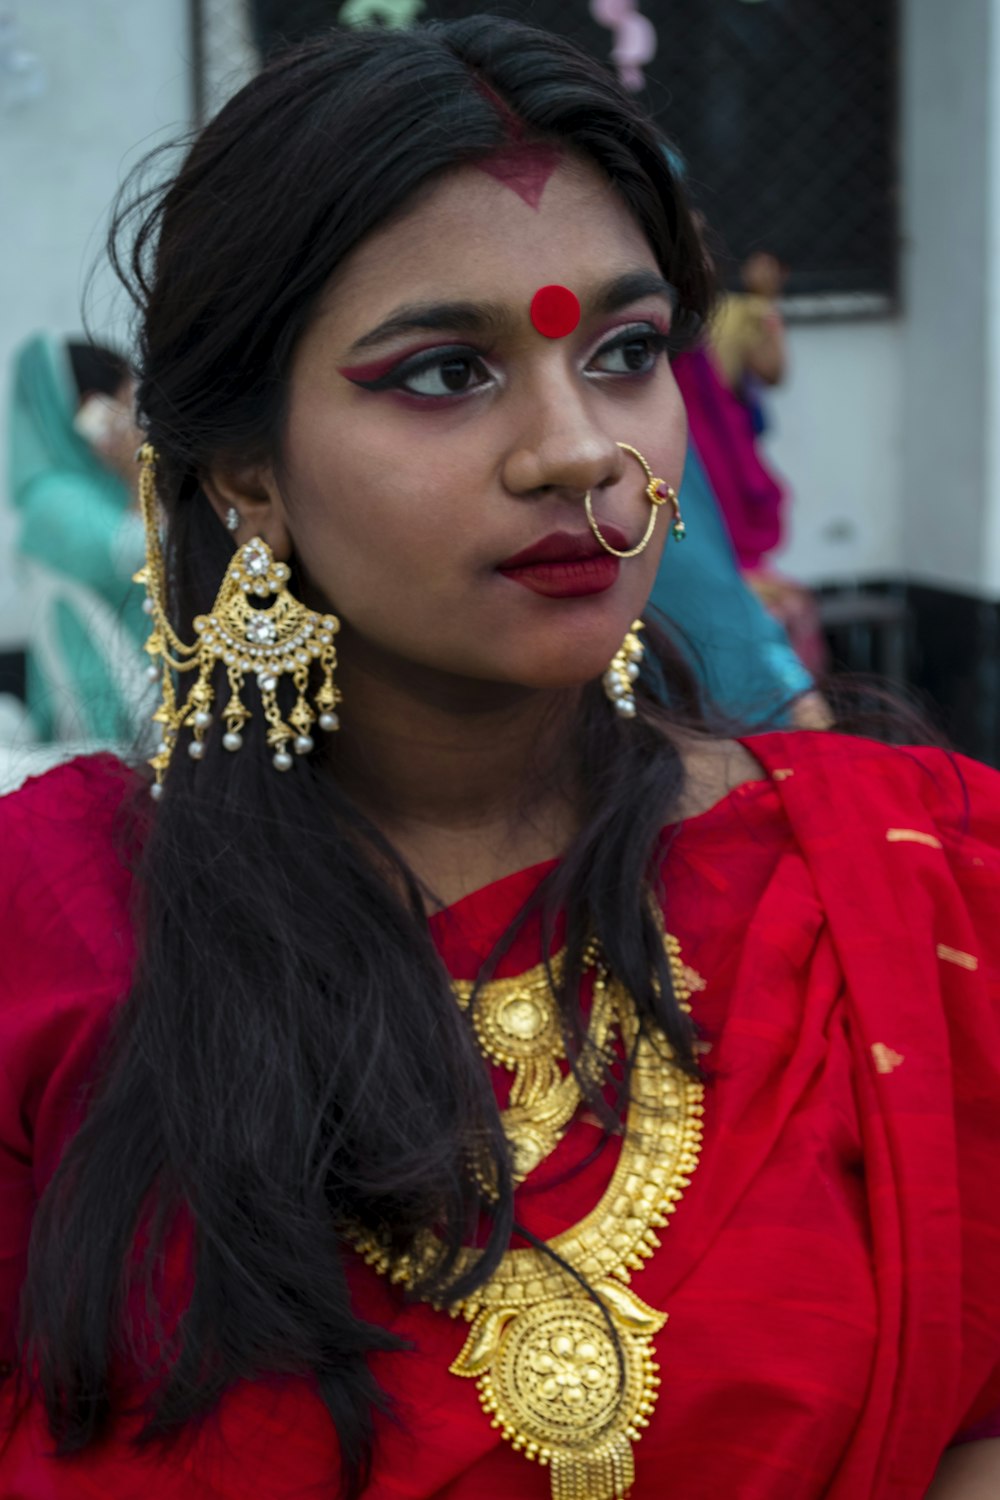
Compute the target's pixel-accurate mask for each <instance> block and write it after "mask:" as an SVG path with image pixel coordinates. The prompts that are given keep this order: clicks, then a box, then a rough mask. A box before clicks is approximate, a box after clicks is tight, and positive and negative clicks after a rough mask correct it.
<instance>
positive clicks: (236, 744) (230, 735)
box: [222, 729, 243, 750]
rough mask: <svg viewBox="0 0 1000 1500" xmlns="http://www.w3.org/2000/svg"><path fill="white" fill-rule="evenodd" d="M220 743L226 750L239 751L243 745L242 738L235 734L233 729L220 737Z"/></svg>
mask: <svg viewBox="0 0 1000 1500" xmlns="http://www.w3.org/2000/svg"><path fill="white" fill-rule="evenodd" d="M222 743H223V745H224V747H225V748H226V749H227V750H239V748H240V746H241V745H242V744H243V736H242V735H241V734H237V733H236V730H235V729H228V730H227V731H226V733H225V734H224V735H223V736H222Z"/></svg>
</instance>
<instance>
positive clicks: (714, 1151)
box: [0, 17, 1000, 1500]
mask: <svg viewBox="0 0 1000 1500" xmlns="http://www.w3.org/2000/svg"><path fill="white" fill-rule="evenodd" d="M147 251H148V252H149V255H150V257H151V258H147V257H146V252H147ZM135 270H136V276H137V284H138V287H139V295H140V296H141V297H142V298H143V300H144V320H143V349H142V381H141V385H140V390H139V402H140V409H141V411H142V413H143V416H144V420H145V423H146V426H147V432H148V446H147V448H146V449H144V456H143V480H142V494H143V503H144V507H145V513H146V517H147V522H148V544H149V557H148V563H147V568H146V573H145V583H146V588H147V593H148V598H149V608H150V611H151V619H152V625H153V630H152V634H151V638H150V644H149V649H150V652H151V654H152V655H153V657H154V658H155V660H156V661H158V662H160V663H163V664H164V665H165V670H164V678H163V685H164V702H163V706H162V708H161V709H160V710H158V714H157V722H158V723H159V724H160V726H161V729H162V732H163V741H162V745H161V747H160V749H159V750H158V751H157V753H156V755H155V756H154V760H153V781H152V784H153V786H154V787H155V788H159V789H160V793H161V794H160V795H159V796H157V797H156V798H155V799H150V797H149V796H148V794H147V790H148V781H147V780H145V779H143V778H140V777H138V776H137V775H136V773H134V772H129V771H127V770H126V769H125V768H124V767H122V766H120V765H118V764H117V763H116V762H114V761H111V760H108V759H105V760H97V761H86V760H83V761H78V762H77V763H75V764H74V765H73V766H71V767H69V768H67V769H65V770H63V771H61V772H59V773H56V774H54V775H51V776H49V777H47V778H44V779H43V780H41V781H38V782H35V783H33V784H30V785H29V786H28V787H26V788H25V789H24V790H23V791H22V792H21V793H19V794H18V795H17V796H15V797H14V798H13V799H11V800H10V801H9V802H8V803H7V804H6V807H5V810H4V847H5V853H6V860H7V862H6V866H5V873H6V874H7V877H8V879H9V881H10V902H9V907H8V911H9V920H10V924H11V927H10V931H11V933H12V934H13V937H12V938H10V939H8V941H7V942H6V944H5V946H4V962H5V964H6V965H7V970H6V974H5V978H4V984H3V988H2V991H0V993H2V995H3V1004H2V1007H0V1014H2V1017H3V1022H2V1024H3V1027H4V1046H3V1056H4V1074H3V1082H4V1087H5V1090H6V1093H5V1096H4V1103H3V1110H2V1113H0V1140H2V1143H3V1152H4V1155H3V1163H4V1170H3V1184H4V1187H3V1191H4V1195H5V1200H4V1213H3V1215H2V1217H0V1225H2V1228H0V1233H2V1235H3V1244H2V1260H0V1264H2V1265H3V1268H4V1287H5V1292H4V1303H3V1305H4V1307H5V1309H6V1314H7V1327H8V1334H7V1337H8V1341H9V1347H10V1350H11V1353H10V1356H9V1358H10V1360H11V1363H12V1364H14V1363H15V1362H16V1363H17V1364H18V1367H19V1377H18V1376H17V1375H15V1376H14V1377H13V1378H12V1379H11V1381H10V1382H9V1389H10V1391H11V1394H10V1398H9V1417H10V1420H9V1424H8V1425H9V1436H8V1440H7V1444H6V1447H5V1450H4V1454H3V1457H2V1459H0V1474H2V1477H3V1490H4V1494H5V1495H6V1496H10V1497H17V1500H20V1497H24V1496H29V1495H30V1496H31V1497H32V1500H39V1497H45V1496H54V1497H63V1496H70V1495H73V1496H76V1495H81V1494H95V1495H100V1496H102V1497H119V1496H121V1497H124V1496H134V1495H136V1494H143V1495H146V1496H150V1497H167V1496H169V1497H172V1500H173V1497H183V1500H194V1497H196V1496H197V1497H202V1496H205V1495H213V1496H234V1497H235V1496H240V1497H242V1496H245V1495H248V1494H252V1495H254V1496H258V1497H259V1496H266V1497H278V1496H282V1497H287V1500H290V1497H296V1500H304V1497H306V1496H310V1497H312V1496H319V1495H334V1494H337V1493H342V1494H345V1495H359V1494H364V1495H365V1496H366V1497H369V1500H371V1497H377V1500H388V1497H389V1496H412V1497H416V1496H420V1497H430V1496H436V1497H442V1496H447V1497H448V1500H462V1497H471V1496H476V1497H482V1496H486V1497H500V1496H509V1495H510V1494H512V1493H519V1494H524V1495H526V1496H527V1495H531V1496H535V1497H538V1500H542V1497H544V1496H547V1495H549V1494H552V1495H554V1496H557V1497H570V1496H579V1497H583V1496H586V1497H587V1500H600V1497H606V1500H611V1497H613V1496H622V1495H624V1494H626V1493H630V1494H631V1495H632V1496H633V1497H637V1500H653V1497H659V1496H661V1495H663V1494H664V1493H665V1492H667V1491H669V1492H670V1493H674V1494H677V1495H683V1496H684V1497H685V1500H707V1497H709V1496H712V1497H717V1496H719V1495H722V1494H726V1495H735V1494H738V1495H740V1496H741V1497H748V1500H758V1497H760V1500H763V1497H764V1496H766V1497H768V1500H782V1497H788V1500H791V1497H794V1500H805V1497H807V1496H816V1497H818V1496H820V1495H823V1496H825V1497H833V1500H860V1497H862V1496H878V1497H889V1496H892V1497H894V1500H903V1497H914V1500H916V1497H917V1496H920V1495H923V1494H924V1492H925V1491H926V1490H927V1486H928V1485H929V1484H930V1483H931V1482H932V1479H933V1478H934V1476H935V1474H936V1475H937V1480H936V1481H935V1482H936V1483H937V1484H938V1491H937V1493H938V1494H939V1495H941V1496H946V1497H947V1500H971V1497H972V1496H973V1495H974V1494H976V1493H978V1491H976V1490H975V1489H974V1488H972V1487H970V1486H974V1485H975V1484H976V1483H978V1482H980V1481H981V1480H982V1482H989V1481H990V1477H991V1476H992V1477H993V1482H995V1476H996V1473H997V1458H996V1448H997V1444H996V1442H995V1440H993V1439H991V1438H990V1437H989V1436H988V1435H987V1436H983V1433H984V1432H985V1433H987V1434H988V1433H989V1432H992V1431H993V1430H995V1428H994V1427H992V1426H990V1425H987V1427H986V1428H985V1429H984V1428H982V1427H979V1426H977V1424H980V1423H982V1422H986V1423H987V1424H990V1423H991V1422H992V1421H993V1419H994V1415H995V1413H996V1411H997V1408H998V1407H1000V1388H998V1383H997V1362H998V1359H997V1356H998V1342H1000V1341H998V1336H997V1314H998V1308H997V1296H998V1287H1000V1277H998V1276H997V1274H996V1272H997V1264H996V1254H997V1251H996V1246H997V1243H998V1240H1000V1236H998V1234H997V1228H998V1225H997V1215H998V1208H997V1204H996V1201H995V1198H996V1195H995V1193H994V1192H993V1190H992V1172H991V1162H990V1153H991V1150H992V1139H993V1132H994V1131H995V1126H996V1113H997V1106H996V1099H997V1075H998V1070H1000V1038H998V1036H997V1022H996V1013H995V1006H994V1005H993V993H992V991H991V990H990V984H991V982H992V980H993V978H994V976H995V952H994V950H993V949H992V948H991V941H992V929H993V926H994V925H995V923H994V922H993V920H992V906H991V902H992V900H993V895H994V892H995V889H996V874H997V869H998V855H997V833H998V831H997V829H996V827H995V821H996V816H997V809H998V805H1000V801H998V797H997V786H996V781H995V778H994V777H993V775H992V774H991V773H989V772H987V771H985V770H982V769H981V768H979V767H977V766H975V765H972V764H969V765H966V766H965V767H964V768H963V769H962V770H961V772H960V773H959V772H958V771H956V767H955V765H954V764H953V763H952V762H951V761H950V760H949V759H948V758H947V757H946V756H945V755H943V754H942V753H940V752H921V751H913V752H902V751H898V750H893V749H889V748H887V747H884V746H881V745H878V744H874V743H860V742H855V741H845V740H841V739H838V738H837V737H835V736H830V737H827V736H825V735H822V734H815V735H813V734H802V735H774V736H771V735H766V736H762V737H761V738H760V739H756V740H754V741H752V742H751V743H750V745H749V746H744V745H742V744H739V743H736V742H716V741H713V740H711V739H710V738H709V737H708V736H706V735H704V734H703V733H700V732H699V730H698V721H697V720H696V719H695V717H694V713H693V710H692V712H691V713H690V714H689V715H688V716H687V717H686V718H685V717H684V716H683V714H682V708H683V705H684V704H685V702H694V699H695V695H694V690H693V688H692V687H691V684H690V683H689V682H687V679H686V678H685V676H684V674H683V672H682V671H681V670H680V669H679V668H678V666H677V665H676V662H675V660H674V658H673V656H672V655H671V653H670V651H669V649H668V647H667V646H666V645H665V643H664V642H663V641H662V640H661V639H660V638H659V637H658V636H657V635H656V634H655V632H654V631H653V630H652V629H648V630H646V631H644V632H639V631H638V630H634V629H632V628H630V627H632V625H633V622H634V621H635V620H636V618H637V616H638V615H639V613H640V612H641V610H642V607H643V604H644V602H645V599H646V595H647V594H648V592H649V589H650V587H651V585H652V581H653V577H654V574H655V571H656V566H657V556H658V552H659V550H660V547H661V546H662V545H663V542H664V536H665V533H666V531H667V524H666V522H665V521H664V520H663V519H662V518H661V517H660V511H661V510H663V509H664V508H665V509H666V512H667V520H668V521H669V520H670V517H671V515H673V516H674V520H673V525H672V527H671V529H672V530H674V531H675V533H677V532H679V531H680V526H681V521H680V518H679V517H677V516H676V513H675V512H674V508H673V502H672V499H671V494H672V490H673V489H674V488H675V487H676V486H677V484H678V482H679V477H680V471H681V466H682V462H683V453H684V420H683V409H682V404H681V401H680V398H679V395H678V393H677V390H676V388H675V386H674V383H673V380H672V377H671V374H670V370H669V366H668V363H667V361H666V358H665V350H666V348H667V347H668V344H669V342H670V341H671V340H672V338H673V337H674V336H675V335H676V333H677V330H678V329H680V330H681V331H683V329H684V327H685V325H689V324H691V323H693V322H694V320H695V318H696V316H699V315H703V314H704V313H705V311H706V310H707V301H708V288H707V286H706V284H705V275H704V266H703V263H702V257H701V254H700V251H699V248H698V243H697V237H696V235H695V233H694V231H693V229H692V226H691V223H690V219H689V217H688V213H687V210H686V207H685V206H684V203H683V201H682V200H681V197H680V195H679V194H678V192H677V189H676V186H675V184H674V182H673V180H672V178H671V176H670V172H669V168H668V167H667V166H666V165H665V163H664V160H663V156H662V153H661V150H660V146H659V143H658V142H657V139H656V137H655V134H654V132H653V131H652V129H651V127H650V126H649V125H648V124H647V122H646V121H645V120H644V119H643V117H642V116H641V115H640V114H639V113H637V111H636V109H635V106H634V105H633V104H632V102H631V101H630V100H629V99H628V98H627V97H626V96H625V95H623V94H622V93H621V91H620V90H619V89H618V87H617V85H615V84H614V83H613V82H612V81H611V80H610V79H609V78H607V77H606V76H605V75H604V74H603V73H602V72H601V71H600V70H599V69H597V68H596V67H594V66H593V65H591V64H590V63H589V62H588V61H587V60H586V59H585V58H583V57H582V56H581V55H579V54H578V53H577V52H576V51H575V50H574V49H573V48H571V47H570V46H568V45H567V44H565V43H563V42H561V41H559V40H557V39H555V38H553V37H550V36H546V35H545V34H543V33H538V32H535V31H532V30H529V29H526V28H522V27H520V26H516V25H513V24H510V23H506V22H499V21H495V20H492V19H490V18H485V17H480V18H476V19H475V20H469V21H465V22H461V23H457V24H454V25H449V26H444V27H438V28H430V29H428V30H420V31H416V32H412V33H409V34H406V35H396V34H377V35H364V34H358V35H352V36H344V35H337V34H331V35H330V36H328V37H325V38H323V39H322V40H321V41H318V42H317V43H315V44H314V45H311V46H308V47H306V48H305V49H303V50H301V51H297V52H294V53H292V54H290V55H288V56H286V57H285V58H283V59H279V60H277V61H276V62H275V63H273V64H272V65H271V66H270V67H269V68H268V69H267V70H266V71H265V73H264V74H263V75H262V76H261V77H260V78H258V79H257V80H256V81H255V82H254V83H252V84H250V85H249V86H248V87H247V88H246V89H245V90H244V91H243V92H242V93H241V94H240V95H238V96H237V97H236V98H235V99H234V100H233V101H232V102H231V103H230V104H228V105H227V106H226V108H225V109H224V110H223V111H222V113H221V115H220V116H219V117H218V119H217V120H216V121H215V122H214V123H213V124H211V125H210V126H209V127H208V128H207V129H206V130H205V132H204V133H203V134H202V136H201V137H200V139H199V140H198V142H197V143H196V144H195V145H194V147H193V149H192V151H191V154H190V155H189V157H188V159H187V161H186V162H185V164H184V166H183V167H182V168H181V171H180V173H179V175H178V177H177V179H176V180H175V181H174V182H173V183H172V184H171V185H169V186H168V187H167V189H166V190H165V192H164V194H163V195H162V197H161V198H160V199H159V201H158V202H156V203H154V205H153V207H152V209H151V213H150V216H149V217H148V218H147V220H146V221H145V225H144V227H143V228H142V229H140V232H139V252H138V261H137V264H136V267H135ZM671 319H673V328H671ZM647 470H648V474H647ZM157 495H158V496H159V499H160V501H161V502H162V505H163V508H164V511H165V512H166V516H167V531H166V535H165V540H164V541H163V543H161V541H160V536H159V527H158V525H157V514H156V508H155V498H156V496H157ZM671 545H672V544H671ZM680 556H682V549H678V557H680ZM338 626H339V629H338ZM643 641H645V655H643V645H642V643H643ZM171 663H172V664H173V666H171ZM647 667H649V669H650V680H653V679H658V678H659V677H660V675H661V674H662V675H665V677H666V679H667V683H668V686H669V687H670V689H671V692H670V701H671V703H672V704H673V705H675V708H674V710H673V711H672V716H670V717H668V716H665V715H664V713H663V712H662V711H661V710H659V709H658V708H657V707H656V699H655V697H654V695H653V692H652V691H651V689H650V687H649V686H648V684H647V675H646V673H647ZM175 669H176V670H175ZM637 669H638V670H637ZM970 807H971V814H970ZM665 933H669V934H670V935H669V936H666V935H665ZM935 945H940V946H935ZM547 960H548V964H547V963H546V961H547ZM122 1001H124V1003H119V1002H122ZM566 1056H568V1057H569V1058H570V1059H571V1060H572V1067H571V1068H568V1066H567V1063H566ZM703 1117H704V1136H702V1128H703V1126H702V1119H703ZM67 1142H68V1144H67ZM29 1227H30V1243H29ZM18 1308H19V1313H18V1312H17V1311H16V1309H18ZM450 1314H451V1315H450ZM18 1316H19V1317H20V1345H19V1346H17V1345H15V1342H14V1323H15V1321H16V1318H17V1317H18ZM668 1318H669V1322H668V1321H667V1320H668ZM17 1347H19V1348H20V1353H19V1354H18V1353H16V1352H15V1350H16V1348H17ZM661 1380H662V1382H663V1384H662V1391H661V1388H660V1381H661ZM640 1438H641V1441H639V1439H640ZM957 1440H961V1441H960V1442H959V1443H958V1446H954V1445H955V1443H956V1441H957ZM949 1448H952V1449H953V1452H954V1453H955V1454H957V1455H958V1457H957V1458H956V1457H953V1456H952V1454H951V1453H949V1452H948V1451H947V1450H948V1449H949ZM54 1450H58V1454H57V1453H55V1452H54ZM529 1459H530V1460H534V1461H533V1462H529V1461H528V1460H529ZM956 1467H957V1468H958V1469H959V1470H960V1469H964V1468H970V1467H971V1470H972V1474H973V1477H972V1479H971V1480H967V1477H965V1476H963V1475H962V1474H961V1473H959V1474H958V1477H957V1478H955V1477H954V1476H953V1475H951V1474H950V1473H949V1470H951V1469H953V1468H956ZM977 1474H978V1476H979V1478H978V1479H977V1477H976V1475H977ZM984 1475H985V1479H983V1476H984Z"/></svg>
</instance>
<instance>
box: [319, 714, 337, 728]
mask: <svg viewBox="0 0 1000 1500" xmlns="http://www.w3.org/2000/svg"><path fill="white" fill-rule="evenodd" d="M319 727H320V729H325V730H326V731H327V732H329V731H331V730H333V729H339V728H340V720H339V719H338V717H337V715H336V714H320V716H319Z"/></svg>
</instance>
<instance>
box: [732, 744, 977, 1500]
mask: <svg viewBox="0 0 1000 1500" xmlns="http://www.w3.org/2000/svg"><path fill="white" fill-rule="evenodd" d="M836 743H837V742H834V743H833V746H831V742H830V740H829V737H827V736H822V735H814V734H799V735H795V736H783V735H769V736H766V737H761V738H760V739H759V740H754V741H751V742H750V744H749V745H748V748H749V749H751V750H752V751H753V752H754V753H755V754H756V755H758V757H759V758H760V759H761V760H762V761H763V763H764V764H765V766H766V767H767V768H768V769H769V770H770V771H771V773H772V775H773V776H778V777H779V788H780V792H781V797H782V802H783V805H784V810H785V814H786V816H787V818H788V821H789V823H790V825H791V828H792V831H793V833H794V836H795V839H796V842H797V843H798V845H799V847H800V848H801V849H802V850H803V852H804V854H805V855H806V857H807V859H808V862H809V868H810V871H811V873H812V877H813V880H814V882H815V885H816V890H817V894H818V895H819V898H820V900H821V901H822V903H823V906H824V908H825V911H826V915H827V920H828V923H829V926H830V929H831V933H832V936H833V941H834V943H835V944H836V947H837V953H838V957H839V959H840V962H841V964H842V967H843V973H844V978H845V982H846V993H847V1003H848V1005H849V1007H850V1014H851V1022H852V1030H853V1033H854V1038H855V1057H856V1063H857V1068H856V1079H857V1088H858V1094H859V1102H860V1108H861V1119H862V1124H863V1129H864V1150H865V1173H866V1179H867V1185H868V1206H869V1213H870V1218H871V1225H872V1231H873V1241H874V1243H873V1250H874V1262H875V1272H876V1289H877V1294H878V1304H879V1339H878V1345H877V1350H876V1357H875V1364H874V1367H873V1371H872V1378H871V1383H870V1386H869V1389H868V1393H867V1397H866V1401H865V1407H864V1412H863V1415H862V1419H861V1421H860V1423H859V1424H858V1429H857V1432H856V1434H855V1438H854V1441H853V1443H852V1445H851V1447H850V1449H849V1451H848V1453H847V1454H846V1455H845V1458H844V1462H843V1464H842V1466H841V1469H840V1471H839V1473H838V1475H837V1478H836V1482H835V1483H834V1485H832V1486H831V1489H830V1491H829V1500H857V1497H858V1496H861V1495H869V1494H870V1495H878V1496H879V1497H880V1500H882V1497H884V1500H891V1497H899V1500H902V1497H904V1496H905V1497H907V1500H910V1497H912V1496H914V1495H918V1494H922V1493H923V1488H922V1487H926V1485H927V1483H928V1482H929V1479H930V1477H931V1475H932V1474H933V1472H934V1469H935V1467H936V1463H937V1460H938V1458H939V1456H940V1447H941V1438H942V1435H943V1432H942V1417H943V1416H944V1420H945V1422H946V1423H947V1422H948V1421H949V1420H950V1421H951V1422H953V1423H954V1425H955V1426H956V1427H964V1426H966V1425H970V1424H972V1423H974V1422H977V1421H979V1420H980V1419H982V1418H983V1417H986V1416H987V1415H988V1414H990V1413H991V1412H995V1411H996V1410H997V1409H998V1408H1000V1209H998V1203H997V1196H998V1195H997V1148H998V1146H1000V1008H998V1005H997V999H998V988H997V987H998V977H1000V954H998V939H997V918H998V916H1000V904H998V899H997V898H998V894H1000V785H998V778H997V776H996V774H995V773H994V772H991V771H987V770H986V769H985V768H984V767H982V766H979V765H976V764H975V763H973V762H970V761H966V760H964V759H962V758H950V757H946V756H945V755H943V754H942V753H940V752H933V751H930V752H928V751H924V752H904V751H894V750H889V749H886V748H884V747H882V746H864V745H860V746H851V745H850V742H848V743H847V744H846V745H845V746H844V749H845V750H853V754H852V755H851V764H850V773H851V774H850V775H849V776H848V775H846V774H845V772H846V770H847V769H848V767H847V764H846V763H845V762H846V759H847V757H846V756H845V757H842V756H840V755H838V754H836V753H833V754H831V749H832V748H834V746H836ZM782 771H786V772H787V774H785V775H782V774H781V772H782Z"/></svg>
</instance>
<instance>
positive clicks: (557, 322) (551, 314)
mask: <svg viewBox="0 0 1000 1500" xmlns="http://www.w3.org/2000/svg"><path fill="white" fill-rule="evenodd" d="M531 321H532V323H533V324H534V325H535V327H536V328H537V329H538V332H539V333H540V334H541V335H542V336H543V338H547V339H564V338H565V337H566V335H567V334H570V333H572V332H573V330H574V328H575V327H576V326H577V324H578V323H579V321H580V301H579V298H578V297H577V296H576V294H575V293H574V292H571V291H570V289H569V287H568V286H543V287H539V289H538V291H537V292H536V293H535V295H534V296H533V297H532V299H531Z"/></svg>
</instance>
